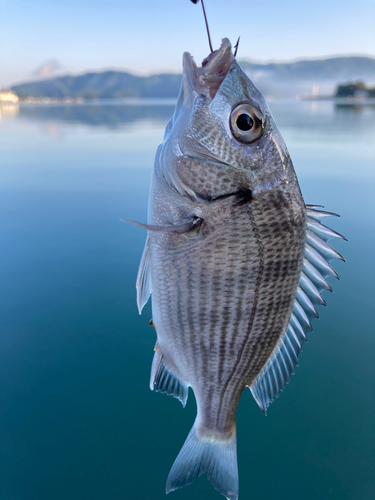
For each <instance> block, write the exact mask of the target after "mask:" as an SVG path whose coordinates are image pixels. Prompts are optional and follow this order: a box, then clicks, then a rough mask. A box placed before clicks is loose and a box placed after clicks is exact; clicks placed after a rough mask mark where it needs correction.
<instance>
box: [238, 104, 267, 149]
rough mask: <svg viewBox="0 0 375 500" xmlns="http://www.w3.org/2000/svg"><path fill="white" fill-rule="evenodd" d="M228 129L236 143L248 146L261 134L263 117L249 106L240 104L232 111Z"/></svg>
mask: <svg viewBox="0 0 375 500" xmlns="http://www.w3.org/2000/svg"><path fill="white" fill-rule="evenodd" d="M230 128H231V130H232V133H233V135H234V137H235V138H236V139H237V140H238V141H240V142H243V143H244V144H249V143H250V142H253V141H255V140H256V139H258V138H259V137H260V136H261V135H262V133H263V128H264V118H263V115H262V114H261V112H260V111H259V110H257V109H256V108H254V106H252V105H251V104H248V103H240V104H238V105H237V106H236V107H234V108H233V109H232V112H231V115H230Z"/></svg>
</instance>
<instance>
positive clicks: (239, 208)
mask: <svg viewBox="0 0 375 500" xmlns="http://www.w3.org/2000/svg"><path fill="white" fill-rule="evenodd" d="M335 215H336V214H334V213H330V212H325V211H324V210H323V207H321V206H317V205H306V204H305V202H304V200H303V197H302V194H301V190H300V187H299V184H298V179H297V176H296V173H295V171H294V168H293V164H292V161H291V158H290V155H289V153H288V150H287V147H286V145H285V143H284V141H283V139H282V137H281V134H280V132H279V130H278V128H277V126H276V123H275V121H274V118H273V117H272V114H271V111H270V109H269V107H268V105H267V103H266V100H265V98H264V97H263V95H262V94H261V92H260V91H259V90H258V89H257V88H256V86H255V85H254V83H253V82H252V81H251V80H250V78H249V77H248V76H247V75H246V74H245V73H244V72H243V71H242V69H241V67H240V65H239V64H238V62H237V60H236V58H235V57H234V55H233V52H232V46H231V43H230V41H229V40H228V39H227V38H224V39H223V40H222V43H221V46H220V48H219V49H218V50H216V51H214V52H212V53H211V54H210V55H209V56H208V57H207V58H206V59H205V60H204V61H203V63H202V66H199V67H198V66H197V65H196V63H195V61H194V59H193V57H192V56H191V55H190V54H189V53H188V52H186V53H184V55H183V78H182V84H181V90H180V94H179V97H178V101H177V104H176V109H175V111H174V115H173V118H172V119H171V120H170V122H169V123H168V125H167V127H166V130H165V135H164V139H163V143H162V144H161V145H160V146H159V147H158V149H157V152H156V158H155V163H154V168H153V173H152V179H151V186H150V196H149V205H148V221H147V224H140V223H138V225H140V226H141V227H144V228H145V229H147V239H146V243H145V248H144V251H143V255H142V259H141V263H140V267H139V271H138V276H137V283H136V288H137V304H138V309H139V313H140V314H141V312H142V309H143V307H144V305H145V304H146V303H147V301H148V299H149V297H150V296H151V295H152V324H153V326H154V327H155V329H156V335H157V340H156V344H155V348H154V351H155V352H154V358H153V362H152V367H151V379H150V388H151V390H155V391H159V392H162V393H166V394H169V395H172V396H174V397H175V398H177V399H179V400H180V401H181V403H182V405H183V406H185V405H186V402H187V399H188V390H189V389H188V388H189V387H190V388H191V389H192V391H193V393H194V396H195V399H196V404H197V416H196V420H195V422H194V425H193V427H192V429H191V431H190V433H189V435H188V437H187V439H186V441H185V443H184V445H183V447H182V449H181V451H180V453H179V454H178V456H177V458H176V460H175V462H174V464H173V466H172V468H171V471H170V473H169V476H168V479H167V485H166V492H167V493H169V492H170V491H173V490H175V489H177V488H181V487H183V486H186V485H189V484H190V483H192V481H194V480H195V479H196V478H197V477H198V476H200V475H201V474H205V475H206V477H207V479H208V480H209V481H210V482H211V483H212V485H213V487H214V488H215V489H216V490H217V491H218V492H219V493H221V494H222V495H224V496H225V497H226V498H227V499H228V500H236V499H237V498H238V489H239V487H238V469H237V451H236V446H237V444H236V421H235V415H236V410H237V406H238V403H239V400H240V397H241V395H242V393H243V391H244V390H245V388H247V387H248V388H249V389H250V391H251V393H252V395H253V397H254V399H255V401H256V403H257V404H258V406H259V407H260V409H261V410H262V412H263V413H264V414H266V411H267V408H268V406H269V405H270V404H271V403H272V402H273V401H274V399H275V398H276V397H277V396H278V395H279V393H280V392H281V391H282V390H283V388H284V386H285V385H286V384H287V383H288V382H289V380H290V377H291V374H292V373H294V370H295V367H296V366H297V364H298V355H299V353H300V352H301V350H302V345H303V343H304V342H306V334H307V332H308V331H310V330H312V326H311V320H312V319H313V318H314V317H318V313H317V312H316V306H318V305H326V303H325V300H324V299H323V297H322V292H323V291H325V290H329V291H332V289H331V286H330V284H329V283H328V281H327V278H329V277H335V278H338V275H337V273H336V271H335V270H334V269H333V268H332V267H331V265H330V262H331V260H333V259H340V260H344V258H343V257H342V256H341V255H340V254H339V253H338V252H337V251H336V250H334V249H333V248H332V247H331V246H330V245H329V244H328V243H327V242H328V240H330V239H331V238H341V239H342V238H344V237H343V236H341V235H340V234H338V233H337V232H335V231H333V230H332V229H330V228H328V226H326V225H324V224H323V223H322V221H323V220H324V219H325V218H326V217H329V216H335ZM344 239H345V238H344Z"/></svg>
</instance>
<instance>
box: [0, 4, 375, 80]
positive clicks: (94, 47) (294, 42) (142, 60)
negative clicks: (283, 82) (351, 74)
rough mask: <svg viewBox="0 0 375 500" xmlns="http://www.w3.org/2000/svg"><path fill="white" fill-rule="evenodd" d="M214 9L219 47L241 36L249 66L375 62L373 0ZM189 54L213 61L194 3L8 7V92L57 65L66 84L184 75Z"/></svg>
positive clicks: (4, 25) (0, 37)
mask: <svg viewBox="0 0 375 500" xmlns="http://www.w3.org/2000/svg"><path fill="white" fill-rule="evenodd" d="M205 5H206V10H207V14H208V18H209V24H210V28H211V34H212V38H213V45H214V47H218V45H219V44H220V40H221V38H222V37H224V36H227V37H229V38H230V39H231V41H232V43H235V41H236V39H237V37H238V36H239V35H241V44H240V49H239V58H240V59H241V58H245V59H252V60H258V61H269V60H283V61H285V60H290V59H301V58H305V57H308V58H316V57H324V56H328V55H337V54H339V55H340V54H369V55H375V29H374V26H375V2H374V0H340V1H338V0H313V1H311V0H289V1H288V2H281V1H277V0H263V1H261V2H259V1H254V0H246V1H245V0H231V1H229V0H206V3H205ZM184 51H189V52H191V53H192V54H193V56H194V57H195V59H196V61H199V62H200V61H201V60H202V59H203V58H204V57H205V56H206V55H207V54H208V52H209V51H208V43H207V38H206V33H205V27H204V21H203V16H202V9H201V6H200V5H199V4H198V5H193V4H192V3H191V2H190V1H189V0H159V1H157V0H136V1H130V0H121V1H120V0H48V1H47V0H0V87H5V86H8V85H10V84H12V83H15V82H20V81H25V80H28V79H30V78H31V77H32V75H33V73H34V72H35V70H36V69H37V68H38V67H40V66H41V65H43V64H44V63H45V62H46V61H50V60H55V61H56V62H58V64H55V66H58V65H60V69H59V71H60V73H61V74H66V73H73V74H75V73H82V72H84V71H87V70H102V69H107V68H117V69H124V70H128V71H131V72H134V73H137V74H150V73H154V72H159V71H171V72H179V71H180V70H181V59H182V53H183V52H184ZM52 66H54V65H52ZM46 72H47V73H48V71H47V69H46V70H45V73H46Z"/></svg>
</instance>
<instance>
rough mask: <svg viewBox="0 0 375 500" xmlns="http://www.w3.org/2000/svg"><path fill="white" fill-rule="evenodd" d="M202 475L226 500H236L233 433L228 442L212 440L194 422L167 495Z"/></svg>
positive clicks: (170, 474)
mask: <svg viewBox="0 0 375 500" xmlns="http://www.w3.org/2000/svg"><path fill="white" fill-rule="evenodd" d="M201 474H206V476H207V479H208V480H209V481H210V482H211V483H212V486H213V487H214V488H215V490H217V491H218V492H219V493H221V494H222V495H224V496H225V497H226V498H227V499H228V500H237V498H238V470H237V443H236V433H234V435H233V436H232V438H230V439H223V440H219V439H217V438H215V439H214V438H212V437H208V436H205V435H204V434H203V433H201V432H200V431H199V430H198V427H197V422H195V424H194V426H193V428H192V429H191V431H190V433H189V435H188V437H187V439H186V441H185V444H184V446H183V447H182V449H181V451H180V453H179V454H178V456H177V458H176V460H175V462H174V464H173V466H172V469H171V471H170V473H169V476H168V479H167V487H166V491H167V493H169V492H170V491H173V490H177V489H178V488H182V487H183V486H187V485H188V484H191V483H192V482H193V481H194V479H197V477H199V476H200V475H201Z"/></svg>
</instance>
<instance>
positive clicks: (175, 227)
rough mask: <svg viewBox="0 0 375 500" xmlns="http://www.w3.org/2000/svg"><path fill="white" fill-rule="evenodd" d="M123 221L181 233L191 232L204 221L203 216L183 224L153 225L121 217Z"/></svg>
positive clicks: (156, 229) (162, 231)
mask: <svg viewBox="0 0 375 500" xmlns="http://www.w3.org/2000/svg"><path fill="white" fill-rule="evenodd" d="M120 220H121V222H127V223H129V224H133V225H134V226H138V227H141V228H142V229H146V230H147V231H154V232H160V233H171V232H176V233H179V234H184V233H189V232H190V231H192V230H193V229H196V228H198V227H200V226H201V225H202V223H203V219H202V218H201V217H194V218H193V219H191V220H190V221H187V222H182V223H181V224H168V225H161V226H158V225H153V224H143V223H142V222H137V221H135V220H127V219H120Z"/></svg>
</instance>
